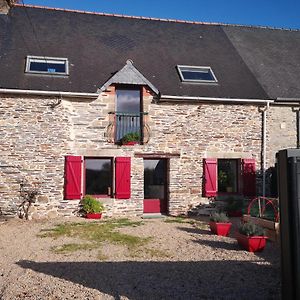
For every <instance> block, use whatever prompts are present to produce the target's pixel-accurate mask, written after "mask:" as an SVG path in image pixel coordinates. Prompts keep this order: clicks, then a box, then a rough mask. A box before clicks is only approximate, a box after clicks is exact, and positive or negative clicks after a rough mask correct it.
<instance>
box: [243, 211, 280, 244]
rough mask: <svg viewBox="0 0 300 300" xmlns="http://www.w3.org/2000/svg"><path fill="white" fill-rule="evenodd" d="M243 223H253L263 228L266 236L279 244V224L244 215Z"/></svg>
mask: <svg viewBox="0 0 300 300" xmlns="http://www.w3.org/2000/svg"><path fill="white" fill-rule="evenodd" d="M243 221H244V222H253V223H254V224H257V225H259V226H261V227H263V228H265V229H266V235H267V237H268V238H269V239H270V240H271V241H273V242H279V237H280V234H279V223H278V222H274V221H270V220H266V219H262V218H257V217H252V216H250V215H243Z"/></svg>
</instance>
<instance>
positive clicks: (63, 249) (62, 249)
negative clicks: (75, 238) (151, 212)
mask: <svg viewBox="0 0 300 300" xmlns="http://www.w3.org/2000/svg"><path fill="white" fill-rule="evenodd" d="M95 248H96V245H94V244H73V243H72V244H64V245H62V246H55V247H52V248H51V249H52V251H54V252H55V253H62V254H64V253H70V252H75V251H78V250H92V249H95Z"/></svg>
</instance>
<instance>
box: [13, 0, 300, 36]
mask: <svg viewBox="0 0 300 300" xmlns="http://www.w3.org/2000/svg"><path fill="white" fill-rule="evenodd" d="M13 6H15V7H28V8H38V9H47V10H54V11H65V12H73V13H82V14H87V15H98V16H105V17H119V18H127V19H139V20H149V21H161V22H170V23H183V24H195V25H213V26H221V25H222V26H232V27H249V28H262V29H272V30H284V31H300V29H292V28H279V27H272V26H263V25H242V24H229V23H222V22H201V21H187V20H178V19H164V18H155V17H143V16H130V15H124V14H111V13H102V12H92V11H84V10H76V9H68V8H55V7H48V6H41V5H31V4H19V3H15V4H14V5H13Z"/></svg>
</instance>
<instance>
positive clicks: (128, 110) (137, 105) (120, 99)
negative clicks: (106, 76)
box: [116, 88, 142, 142]
mask: <svg viewBox="0 0 300 300" xmlns="http://www.w3.org/2000/svg"><path fill="white" fill-rule="evenodd" d="M141 111H142V105H141V90H140V89H131V88H118V89H117V90H116V141H117V142H119V141H121V139H122V138H123V137H124V136H125V135H126V134H129V133H137V134H138V135H139V136H140V140H141V137H142V136H141V128H142V127H141V122H142V118H141Z"/></svg>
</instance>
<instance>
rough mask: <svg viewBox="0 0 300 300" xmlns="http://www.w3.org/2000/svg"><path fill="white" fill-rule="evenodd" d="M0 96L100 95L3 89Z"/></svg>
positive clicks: (69, 96)
mask: <svg viewBox="0 0 300 300" xmlns="http://www.w3.org/2000/svg"><path fill="white" fill-rule="evenodd" d="M0 94H10V95H32V96H52V97H66V98H91V99H96V98H98V96H99V94H98V93H77V92H59V91H39V90H17V89H1V88H0Z"/></svg>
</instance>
